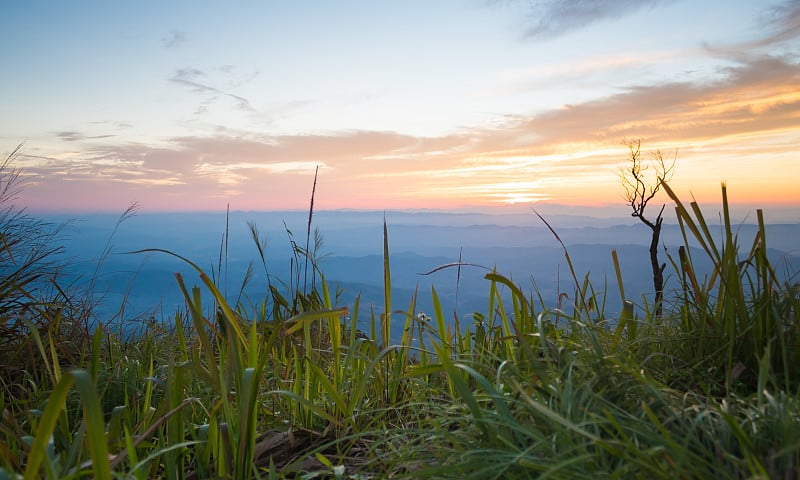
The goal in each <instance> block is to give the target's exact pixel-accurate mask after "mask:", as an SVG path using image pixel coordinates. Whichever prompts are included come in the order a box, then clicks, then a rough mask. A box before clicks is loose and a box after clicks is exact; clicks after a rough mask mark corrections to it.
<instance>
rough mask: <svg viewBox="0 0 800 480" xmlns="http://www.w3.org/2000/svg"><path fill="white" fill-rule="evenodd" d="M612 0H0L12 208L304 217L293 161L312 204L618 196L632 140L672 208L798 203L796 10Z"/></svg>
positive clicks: (789, 4)
mask: <svg viewBox="0 0 800 480" xmlns="http://www.w3.org/2000/svg"><path fill="white" fill-rule="evenodd" d="M300 3H303V2H300ZM629 3H630V2H628V1H627V0H598V1H596V2H594V3H593V4H592V3H591V2H589V3H587V2H578V1H575V0H564V1H562V2H555V1H553V2H548V1H546V2H541V3H540V4H537V5H538V6H537V7H535V8H534V7H530V6H524V5H522V4H518V3H514V2H510V3H508V4H503V5H500V4H499V3H491V2H490V3H486V2H478V1H474V2H470V1H450V2H442V3H440V4H439V3H437V4H436V6H430V5H428V4H427V3H425V2H411V3H408V4H406V5H405V6H403V7H400V6H397V5H394V6H386V5H382V6H380V7H378V6H376V5H368V4H364V3H359V2H345V3H344V4H342V8H341V11H334V10H335V9H332V8H331V7H328V6H327V5H316V4H315V6H316V8H317V10H318V11H316V10H314V11H312V13H308V12H306V11H305V10H303V8H301V7H300V6H294V5H293V6H287V5H282V6H275V5H272V6H260V7H254V6H249V7H242V6H236V7H231V8H229V9H227V10H224V11H221V10H217V9H215V8H214V7H213V6H211V5H210V4H206V3H200V4H198V7H197V8H196V9H193V10H190V9H187V8H180V7H176V6H173V7H170V8H168V9H167V10H166V11H165V12H163V15H159V16H158V18H157V19H155V17H154V15H155V12H156V11H155V10H154V9H153V7H148V6H140V7H139V8H138V9H129V10H127V11H120V10H118V9H119V8H122V7H112V6H107V5H103V4H100V3H97V4H92V2H86V3H85V4H81V5H83V8H89V4H91V8H92V10H93V11H95V13H97V15H99V18H101V19H104V20H105V21H104V22H99V23H98V22H96V21H95V22H87V21H86V20H82V19H81V18H78V16H79V15H80V7H76V9H77V10H78V11H70V12H66V11H63V12H62V11H59V9H63V8H64V7H63V6H60V5H58V4H53V5H52V6H53V8H52V9H50V10H52V11H36V7H34V6H30V5H28V4H24V5H23V4H19V5H17V4H15V5H12V6H9V5H8V4H5V5H4V6H2V7H0V11H5V12H4V13H5V14H6V15H7V16H8V18H11V19H12V20H15V22H12V23H14V24H15V25H16V24H20V25H31V23H30V21H31V20H32V19H38V21H39V23H37V24H36V25H37V27H36V28H38V29H40V30H37V31H25V30H24V29H22V27H12V28H10V29H9V30H8V31H5V32H3V33H0V44H1V45H11V43H10V42H11V41H14V42H15V43H14V45H15V47H12V48H11V49H8V48H3V49H2V50H0V59H3V60H4V63H5V64H12V65H15V66H18V68H15V72H14V73H15V74H14V75H13V76H10V77H8V76H6V77H4V78H3V79H0V92H2V93H0V104H2V105H4V106H5V107H6V108H7V111H6V114H5V115H3V116H2V118H0V154H3V155H7V154H8V153H10V152H11V151H12V150H13V149H14V148H15V147H16V146H17V145H18V144H19V143H20V142H23V141H24V142H25V144H24V146H23V149H22V151H21V154H20V155H19V156H18V157H17V158H16V160H15V165H16V166H20V167H22V168H23V172H24V173H23V174H24V176H25V179H26V181H27V185H26V187H25V189H24V191H23V192H22V194H21V196H20V199H19V201H20V203H21V204H23V205H24V206H26V207H27V208H28V209H29V210H31V211H43V212H44V211H65V212H82V211H86V212H89V211H112V212H114V211H116V212H120V211H122V210H124V209H125V208H126V206H127V205H129V204H130V203H131V202H134V201H135V202H138V203H139V204H140V205H141V208H142V209H143V210H144V211H190V210H205V211H221V210H224V209H225V208H226V206H227V205H228V204H230V206H231V208H232V209H235V210H283V209H305V208H308V203H309V199H310V195H311V188H312V183H313V179H314V171H315V168H316V167H317V166H319V176H318V182H317V187H316V196H315V207H316V208H318V209H338V208H357V209H399V208H413V209H419V208H427V209H450V208H471V207H474V208H485V207H497V206H502V205H512V204H530V203H535V202H548V203H552V204H564V205H586V206H602V205H622V206H623V207H624V205H623V203H624V202H623V200H622V188H621V186H620V182H619V178H618V173H619V169H620V167H621V166H624V165H625V164H626V156H627V147H625V146H624V145H623V143H622V142H623V140H625V139H634V138H635V139H641V142H642V149H643V152H644V158H648V155H649V154H650V153H651V152H653V151H655V150H656V149H659V150H661V151H662V152H663V153H664V154H665V156H668V157H670V158H671V157H672V156H673V155H674V156H675V158H676V164H675V172H674V177H673V179H672V180H671V182H670V184H671V186H672V187H673V189H674V190H675V191H676V192H678V194H679V195H681V196H684V198H686V200H687V201H688V200H690V199H691V198H692V197H694V198H696V199H697V200H699V201H701V202H711V203H713V202H718V200H719V196H720V183H721V182H726V183H727V185H728V193H729V198H730V199H731V201H732V202H735V203H743V204H751V205H763V206H764V207H765V208H769V207H770V206H776V207H781V208H794V207H800V188H798V187H797V185H796V184H797V181H798V180H800V158H799V155H798V150H799V149H798V147H799V146H800V61H799V60H798V58H799V55H798V54H800V49H799V48H798V47H800V41H799V40H798V39H799V38H800V2H797V1H776V2H771V1H763V2H748V1H741V2H712V1H709V2H707V3H704V5H705V7H706V8H705V9H704V10H697V9H694V10H693V5H694V4H693V3H692V4H690V2H688V3H687V2H681V1H664V2H658V1H655V0H652V1H642V2H640V3H637V7H636V8H629V9H627V10H622V11H625V12H626V13H625V14H624V15H622V14H620V13H619V12H620V11H621V10H620V8H621V7H624V6H625V5H629ZM590 4H591V5H592V6H593V8H589V7H587V5H590ZM306 7H308V5H306ZM415 9H416V11H415ZM615 12H616V13H615ZM222 13H224V15H222ZM306 13H307V15H306ZM415 13H416V14H415ZM423 13H424V14H425V15H422V14H423ZM59 15H62V16H63V15H74V16H76V17H75V18H73V19H74V20H75V22H74V23H70V22H65V23H58V24H57V23H56V22H57V21H59V19H60V18H61V17H60V16H59ZM221 15H222V17H221ZM690 15H691V16H690ZM143 19H148V20H150V21H149V22H144V21H142V20H143ZM259 19H261V20H264V22H265V24H264V25H261V26H259V25H258V23H257V20H259ZM656 19H659V20H662V21H664V22H667V24H668V25H669V27H670V28H671V29H672V30H674V31H672V30H670V31H668V32H667V31H664V32H662V31H660V30H659V31H653V29H652V28H651V27H648V24H650V23H652V22H653V21H655V20H656ZM82 22H83V23H82ZM65 25H66V26H65ZM215 25H216V26H217V27H218V28H219V31H218V32H216V33H214V34H212V33H211V28H212V27H213V26H215ZM51 27H52V28H51ZM262 30H263V31H262ZM42 32H47V33H42ZM409 32H413V33H414V35H410V33H409ZM470 32H471V33H470ZM37 34H39V35H41V38H40V37H37ZM626 35H632V36H634V37H635V38H636V41H633V42H631V41H626V38H625V36H626ZM475 37H477V38H475ZM253 44H258V45H263V51H262V50H259V49H253V48H252V47H251V45H253ZM76 52H81V54H80V55H78V56H76V55H77V54H76ZM123 56H125V57H127V58H128V59H129V60H128V62H127V63H126V62H123V61H122V60H121V57H123ZM70 59H72V60H70ZM135 59H141V60H135ZM137 62H138V63H137ZM45 74H52V76H51V77H48V78H45ZM799 210H800V208H799Z"/></svg>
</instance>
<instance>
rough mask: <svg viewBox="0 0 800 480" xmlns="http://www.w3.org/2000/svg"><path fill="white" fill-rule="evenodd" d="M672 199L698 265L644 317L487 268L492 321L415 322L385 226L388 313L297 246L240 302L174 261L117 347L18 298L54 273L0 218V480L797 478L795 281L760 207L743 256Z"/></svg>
mask: <svg viewBox="0 0 800 480" xmlns="http://www.w3.org/2000/svg"><path fill="white" fill-rule="evenodd" d="M664 188H665V189H666V190H667V193H668V194H669V195H670V196H671V197H672V200H673V201H674V202H675V206H676V211H677V214H678V219H679V221H680V225H681V228H682V230H683V232H684V235H685V241H686V245H687V247H688V246H689V245H691V246H693V247H697V246H699V247H700V250H696V249H695V250H691V251H690V249H689V248H682V249H680V251H679V252H678V256H677V257H675V258H670V262H671V265H672V268H673V269H674V272H675V277H676V278H677V279H678V285H677V287H676V288H675V289H674V290H673V291H671V292H667V294H666V295H665V304H664V306H663V314H662V315H660V316H656V315H655V314H654V313H652V312H655V311H656V310H657V309H656V308H654V305H649V304H647V302H646V301H645V302H644V303H643V304H641V305H639V307H635V305H634V301H636V302H638V301H639V300H638V299H630V298H627V297H626V296H625V293H624V290H623V288H622V281H621V279H619V290H620V294H621V295H622V300H623V301H624V303H625V305H626V307H625V309H624V311H623V312H622V314H621V315H620V316H619V317H617V316H615V317H614V318H609V317H607V316H606V314H605V312H604V311H603V307H602V305H603V303H604V302H603V301H604V299H605V296H606V295H611V294H612V292H613V294H616V292H614V291H613V290H611V289H609V290H607V291H596V290H594V289H593V287H592V285H590V284H589V283H588V281H586V280H582V277H580V276H578V274H577V272H576V269H579V268H580V266H579V265H575V266H573V265H572V264H571V263H570V268H571V269H572V279H573V280H574V288H573V289H572V291H570V292H566V293H567V294H566V295H562V297H566V298H567V300H566V301H562V302H560V305H553V304H549V303H548V301H547V300H548V299H544V298H541V297H540V296H539V295H538V294H537V293H536V292H530V293H529V292H526V291H524V290H523V288H522V287H520V286H519V285H516V284H514V283H513V282H512V281H510V280H509V279H508V278H506V277H504V276H503V275H502V274H501V272H492V273H489V274H487V275H486V285H487V298H486V310H485V312H476V313H474V314H473V315H471V316H469V317H467V318H466V319H465V318H460V317H458V316H456V315H455V314H454V315H453V316H452V317H451V316H450V315H447V314H445V312H443V311H442V309H441V307H440V304H439V302H438V299H437V294H436V291H435V290H433V291H431V292H421V293H419V294H420V295H423V294H424V295H431V296H432V300H433V304H434V305H435V311H434V312H428V313H429V314H430V317H429V316H428V315H422V314H418V313H417V308H416V306H415V301H416V299H415V298H411V299H403V302H404V304H403V305H402V308H399V309H396V306H397V299H393V298H391V272H390V258H391V257H390V254H389V238H388V235H386V228H385V227H384V255H385V257H384V270H385V276H384V279H385V302H384V306H383V308H382V310H380V311H375V310H374V309H370V311H368V312H364V311H362V310H361V308H360V306H359V303H358V301H356V303H355V304H354V305H349V306H343V305H339V304H338V303H337V298H336V295H335V294H333V295H332V294H331V289H330V288H329V286H328V285H327V283H326V281H325V277H324V275H323V273H324V272H320V271H318V270H317V269H316V266H315V265H314V262H313V257H312V256H311V255H307V256H306V258H304V257H303V255H304V254H305V252H308V245H306V248H305V249H304V248H302V247H301V246H298V245H295V247H296V252H297V253H298V263H296V264H297V265H298V266H299V265H301V264H302V263H303V262H304V261H306V260H308V261H309V262H310V264H311V269H312V277H316V279H317V281H316V282H315V283H314V285H315V286H314V288H309V289H308V290H305V291H304V290H303V288H302V285H303V284H304V283H306V282H302V283H301V282H300V281H299V280H300V275H299V274H298V275H297V276H296V278H294V279H286V280H285V281H286V283H285V284H281V283H280V282H278V281H277V280H276V281H275V282H274V283H273V282H271V283H270V284H269V285H267V287H266V289H265V295H264V298H263V299H260V300H255V301H254V300H253V299H250V300H249V301H244V300H243V301H239V302H238V303H234V304H232V303H229V301H228V300H227V299H226V298H225V297H224V296H223V295H222V294H221V293H220V291H219V290H218V288H217V286H216V284H215V281H214V278H213V275H212V276H209V275H207V274H206V273H205V272H203V271H202V270H201V269H200V268H198V267H197V266H196V265H195V264H193V263H191V262H190V261H189V260H188V259H186V260H185V261H186V262H187V263H189V264H190V265H192V266H193V267H194V268H195V270H196V273H197V277H196V278H197V279H194V278H193V279H188V278H183V277H182V276H180V275H176V288H180V289H181V291H182V292H183V294H184V296H185V299H186V310H185V311H183V312H178V313H176V314H175V316H174V318H171V319H168V321H166V322H164V323H163V324H161V323H145V324H143V326H142V330H141V332H140V335H135V336H129V335H124V334H123V333H122V332H120V331H118V330H116V329H113V328H111V327H110V326H109V325H103V324H101V325H100V326H99V327H97V328H90V325H92V323H91V322H89V321H87V320H86V312H85V309H81V308H77V307H76V304H80V305H85V304H86V302H77V300H78V299H77V298H76V297H75V296H74V295H70V294H69V292H67V291H65V290H64V289H61V288H57V289H55V290H54V293H53V294H52V295H49V296H48V295H46V293H47V292H48V291H47V290H42V289H38V290H36V291H32V287H33V285H37V283H36V282H34V280H38V281H39V283H38V284H40V283H41V281H42V280H48V279H52V282H53V283H52V285H57V282H58V279H57V275H56V273H57V272H51V271H49V270H47V269H46V268H45V267H44V266H43V265H44V264H42V263H41V262H40V261H43V260H45V259H46V258H45V257H46V256H45V257H43V258H41V259H38V260H37V261H35V262H32V263H30V264H29V266H28V267H27V268H28V270H23V269H22V268H21V267H19V268H16V267H17V266H19V265H20V264H19V262H20V261H21V260H20V258H21V257H20V256H19V251H18V249H17V248H16V247H14V244H13V243H12V242H11V240H13V238H14V235H13V234H14V232H15V231H18V230H16V229H15V228H12V227H14V226H15V225H17V226H18V225H19V223H16V224H15V223H11V224H6V225H5V226H4V229H3V234H2V239H3V241H2V243H0V250H1V251H2V254H3V261H4V262H5V263H4V266H3V268H4V270H3V275H4V278H3V283H2V289H0V328H1V329H2V330H1V333H2V343H0V358H2V359H3V360H2V361H3V362H6V365H4V366H3V369H2V374H0V375H2V377H0V378H1V379H2V385H0V411H2V420H0V479H2V478H26V479H28V478H41V477H44V478H79V477H86V476H91V477H94V478H111V477H119V478H168V479H187V478H189V479H191V478H237V479H238V478H242V479H243V478H248V479H249V478H364V479H368V478H480V479H485V478H602V477H614V478H665V479H674V478H718V479H724V478H798V477H799V476H800V428H798V427H800V393H799V392H798V386H800V378H799V377H800V344H798V335H799V334H800V323H798V320H797V312H798V306H800V297H799V296H798V294H800V283H798V282H797V280H796V279H795V278H794V277H790V281H789V282H782V281H781V280H779V278H785V276H784V277H781V276H779V275H778V274H777V273H776V271H775V269H776V266H774V265H771V264H770V263H769V261H768V260H767V256H766V238H765V235H764V225H763V218H762V216H761V213H760V212H759V214H758V221H759V226H760V229H759V234H758V235H757V236H756V238H755V239H754V241H753V243H752V245H745V246H743V245H739V244H738V239H737V237H736V236H735V234H734V226H733V225H731V221H730V219H729V216H728V212H727V199H726V198H725V189H724V187H723V204H724V211H723V225H722V227H721V229H722V234H721V235H720V234H718V233H715V234H712V232H711V231H710V229H709V226H708V225H707V223H706V220H705V218H704V216H703V214H702V212H701V210H700V208H699V207H698V206H697V205H696V204H694V203H692V204H691V205H689V206H688V207H687V206H685V205H683V204H682V203H681V202H680V201H679V199H678V198H677V197H676V196H675V195H674V193H673V192H672V191H671V190H670V189H669V186H668V185H666V184H664ZM23 220H24V218H23ZM28 220H29V219H28ZM310 221H311V220H310V218H309V224H310ZM23 224H24V222H23ZM309 228H310V227H309ZM554 233H556V232H554ZM253 234H254V239H255V240H256V246H257V248H258V252H259V253H260V255H261V258H262V261H263V259H264V251H263V244H262V243H260V242H259V241H258V234H257V231H256V230H255V228H253ZM27 235H28V236H27V237H25V236H23V237H20V238H21V240H20V241H21V242H23V243H22V244H24V240H26V239H27V240H31V239H32V238H35V235H33V237H32V236H31V235H32V234H27ZM555 238H556V240H558V237H557V235H556V237H555ZM697 251H701V252H703V253H704V255H705V256H707V257H708V259H710V260H711V262H712V263H713V266H714V268H713V273H712V274H711V275H710V276H705V277H702V278H700V277H698V276H697V275H696V273H695V269H694V268H693V265H695V264H696V263H697V261H698V260H696V259H694V258H692V254H691V252H697ZM51 253H52V252H51ZM161 254H164V255H175V253H171V252H161ZM565 255H566V260H567V261H568V262H569V254H568V252H567V251H566V249H565ZM615 255H616V254H615V253H613V256H612V258H614V261H616V256H615ZM704 261H705V260H704ZM37 262H38V263H37ZM264 267H265V268H266V263H264ZM37 269H39V270H37ZM42 269H44V270H42ZM56 270H57V269H56ZM300 270H301V269H300V268H298V269H297V271H298V272H299V271H300ZM19 271H23V273H24V272H25V271H27V272H33V273H35V274H36V278H35V279H31V280H30V281H23V280H24V278H25V277H24V276H19V275H17V276H14V275H9V272H11V273H14V272H19ZM48 275H49V276H48ZM303 276H304V277H305V276H306V275H305V274H304V275H303ZM268 278H269V275H268ZM273 280H274V279H273ZM48 281H49V280H48ZM45 283H47V282H45ZM194 283H197V286H192V285H193V284H194ZM287 292H288V293H287ZM405 302H408V303H405ZM210 304H213V307H212V308H208V305H210ZM567 304H568V305H567ZM204 306H205V307H204ZM557 307H558V308H557ZM359 319H362V322H363V321H366V325H368V327H366V328H361V329H359V328H357V327H358V326H359V323H358V320H359ZM397 322H399V323H400V324H402V325H404V330H403V332H404V333H403V335H402V338H400V339H391V338H390V337H389V332H390V331H391V325H392V324H396V323H397ZM362 325H363V323H362Z"/></svg>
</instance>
